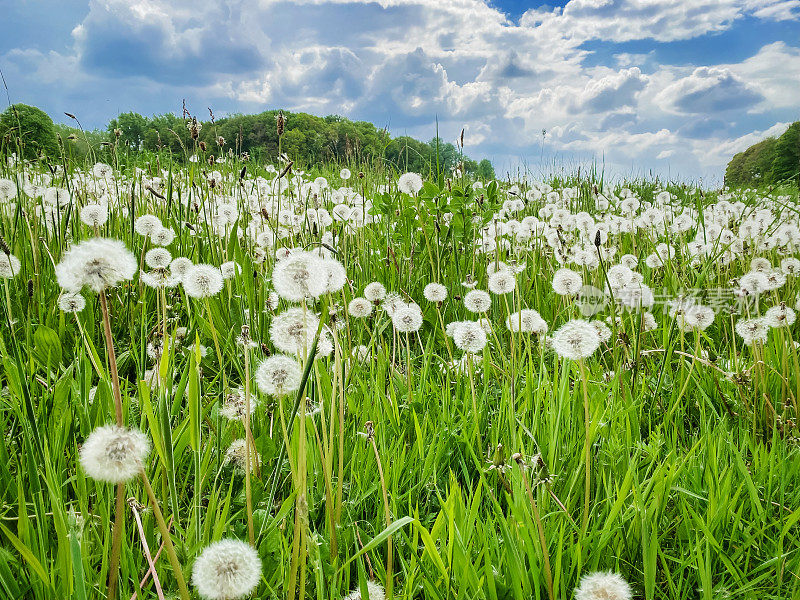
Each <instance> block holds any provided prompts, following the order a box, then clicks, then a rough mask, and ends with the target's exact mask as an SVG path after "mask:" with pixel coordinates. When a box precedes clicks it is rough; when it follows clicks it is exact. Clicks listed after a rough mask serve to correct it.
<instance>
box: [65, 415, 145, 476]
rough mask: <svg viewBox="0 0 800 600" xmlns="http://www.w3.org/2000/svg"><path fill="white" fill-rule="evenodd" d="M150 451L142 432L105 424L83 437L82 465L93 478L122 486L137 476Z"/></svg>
mask: <svg viewBox="0 0 800 600" xmlns="http://www.w3.org/2000/svg"><path fill="white" fill-rule="evenodd" d="M149 451H150V441H149V440H148V439H147V436H146V435H145V434H144V433H142V432H141V431H137V430H135V429H128V428H126V427H119V426H117V425H104V426H102V427H98V428H97V429H95V430H94V431H92V433H90V434H89V437H87V438H86V441H85V442H84V444H83V447H82V448H81V465H82V466H83V469H84V471H86V474H87V475H89V477H91V478H92V479H96V480H98V481H105V482H107V483H122V482H125V481H128V480H129V479H132V478H134V477H136V475H138V474H139V471H140V470H141V468H142V464H143V463H144V459H145V458H146V457H147V453H148V452H149Z"/></svg>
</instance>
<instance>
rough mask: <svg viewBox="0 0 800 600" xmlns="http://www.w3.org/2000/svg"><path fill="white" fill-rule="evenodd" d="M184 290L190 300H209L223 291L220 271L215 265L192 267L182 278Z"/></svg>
mask: <svg viewBox="0 0 800 600" xmlns="http://www.w3.org/2000/svg"><path fill="white" fill-rule="evenodd" d="M181 281H182V283H183V289H184V291H185V292H186V295H187V296H189V297H190V298H198V299H201V298H208V297H210V296H216V295H217V294H219V293H220V292H221V291H222V286H223V279H222V273H221V272H220V270H219V269H218V268H217V267H215V266H213V265H204V264H199V265H191V266H190V267H188V268H187V269H186V271H184V273H183V277H181Z"/></svg>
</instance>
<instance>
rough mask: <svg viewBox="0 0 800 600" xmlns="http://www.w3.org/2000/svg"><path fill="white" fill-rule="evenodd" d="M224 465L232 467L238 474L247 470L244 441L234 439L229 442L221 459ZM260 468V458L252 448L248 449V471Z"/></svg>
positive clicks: (245, 444)
mask: <svg viewBox="0 0 800 600" xmlns="http://www.w3.org/2000/svg"><path fill="white" fill-rule="evenodd" d="M223 463H224V464H225V465H231V466H233V467H234V468H235V469H236V470H237V471H238V472H239V473H245V472H246V470H247V443H246V441H245V440H244V439H236V440H233V441H232V442H231V445H230V446H228V449H227V450H225V458H224V459H223ZM260 466H261V457H260V456H259V455H258V452H256V451H255V449H254V448H252V446H251V448H250V471H251V472H252V471H255V470H256V469H258V468H259V467H260Z"/></svg>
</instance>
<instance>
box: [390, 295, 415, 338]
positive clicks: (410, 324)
mask: <svg viewBox="0 0 800 600" xmlns="http://www.w3.org/2000/svg"><path fill="white" fill-rule="evenodd" d="M392 325H394V328H395V329H396V330H397V331H399V332H400V333H412V332H414V331H418V330H419V328H420V327H422V311H421V310H420V308H419V306H417V305H416V304H414V303H410V304H407V303H405V302H403V303H400V304H399V305H398V306H396V307H395V309H394V312H393V313H392Z"/></svg>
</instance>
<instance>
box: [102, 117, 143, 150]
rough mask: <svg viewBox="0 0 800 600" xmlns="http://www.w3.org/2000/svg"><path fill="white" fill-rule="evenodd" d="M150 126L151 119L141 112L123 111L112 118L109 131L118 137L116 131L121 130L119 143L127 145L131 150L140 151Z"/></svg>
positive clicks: (114, 136) (111, 135)
mask: <svg viewBox="0 0 800 600" xmlns="http://www.w3.org/2000/svg"><path fill="white" fill-rule="evenodd" d="M148 127H149V119H148V118H147V117H143V116H142V115H140V114H139V113H135V112H127V113H122V114H121V115H119V116H118V117H117V118H116V119H111V122H110V123H109V124H108V133H109V136H110V137H111V138H112V139H115V138H116V134H115V131H117V130H119V133H120V136H119V140H118V143H119V144H120V145H124V146H127V147H128V148H129V149H130V150H133V151H138V150H141V149H142V148H143V146H144V139H145V133H146V132H147V129H148Z"/></svg>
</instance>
